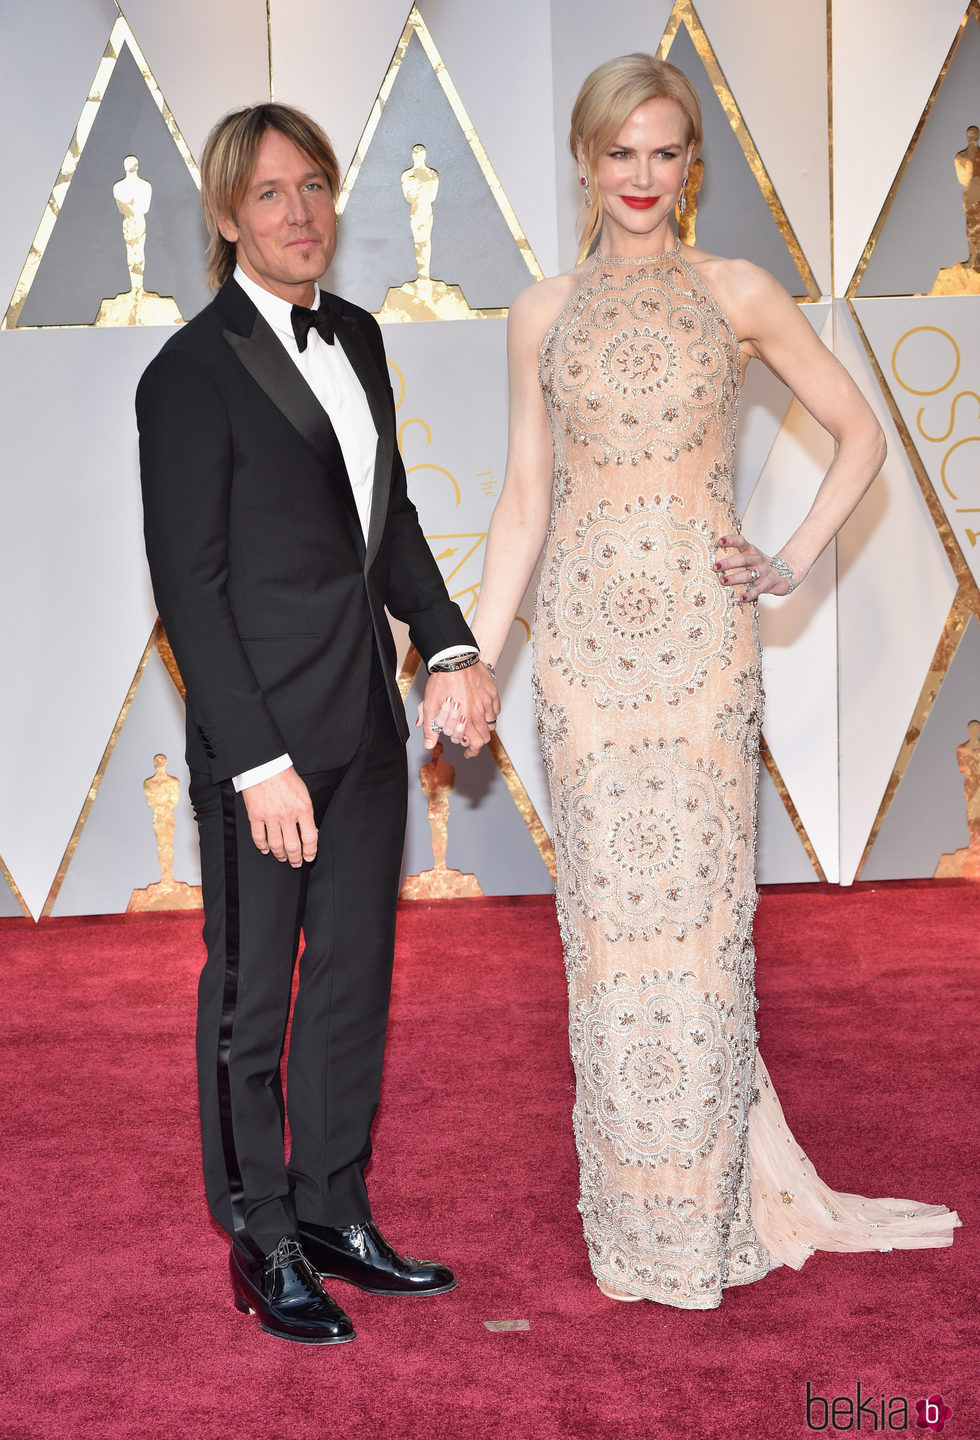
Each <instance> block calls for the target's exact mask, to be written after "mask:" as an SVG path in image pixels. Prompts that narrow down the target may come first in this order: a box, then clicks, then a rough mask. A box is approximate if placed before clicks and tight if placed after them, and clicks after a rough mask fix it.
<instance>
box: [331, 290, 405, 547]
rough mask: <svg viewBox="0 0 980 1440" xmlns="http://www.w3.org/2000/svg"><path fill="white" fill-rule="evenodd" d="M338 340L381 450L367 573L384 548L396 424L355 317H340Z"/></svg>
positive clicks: (376, 462) (385, 382)
mask: <svg viewBox="0 0 980 1440" xmlns="http://www.w3.org/2000/svg"><path fill="white" fill-rule="evenodd" d="M337 339H338V340H339V341H340V343H341V344H342V345H343V347H344V354H345V355H346V356H347V358H348V360H349V361H350V363H351V367H352V368H353V370H354V373H355V375H356V376H357V378H358V380H360V382H361V385H362V386H363V389H364V393H365V395H366V396H367V402H368V405H369V406H370V407H371V419H372V420H373V421H374V428H375V429H376V430H377V432H378V449H377V453H376V455H375V459H374V488H373V491H372V496H371V523H370V525H369V526H368V536H367V554H366V556H365V560H364V565H365V569H366V568H367V567H368V566H369V565H370V564H371V562H372V560H373V559H374V557H375V555H376V554H377V553H378V546H379V545H380V544H381V536H382V535H383V533H384V527H385V517H386V516H387V514H388V498H389V495H390V492H391V467H392V462H393V460H394V455H395V422H394V418H393V416H392V412H391V392H390V389H389V386H388V378H387V376H386V375H382V374H381V373H380V371H379V370H378V366H377V362H376V360H375V358H374V356H373V355H372V354H371V351H370V349H369V347H368V343H367V340H366V339H365V338H364V334H363V332H362V331H361V327H360V326H359V325H358V323H357V321H356V320H355V319H354V318H353V316H351V315H341V316H338V319H337Z"/></svg>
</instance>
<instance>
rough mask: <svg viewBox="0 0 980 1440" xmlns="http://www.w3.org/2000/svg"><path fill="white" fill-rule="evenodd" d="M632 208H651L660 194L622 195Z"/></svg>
mask: <svg viewBox="0 0 980 1440" xmlns="http://www.w3.org/2000/svg"><path fill="white" fill-rule="evenodd" d="M619 198H620V200H624V201H625V202H626V204H627V205H628V206H629V207H630V209H631V210H649V209H650V208H651V206H653V205H656V203H657V201H658V200H659V199H660V196H659V195H620V197H619Z"/></svg>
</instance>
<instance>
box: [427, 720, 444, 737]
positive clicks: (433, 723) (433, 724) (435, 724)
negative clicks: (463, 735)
mask: <svg viewBox="0 0 980 1440" xmlns="http://www.w3.org/2000/svg"><path fill="white" fill-rule="evenodd" d="M429 729H430V730H432V731H434V733H435V734H436V735H441V734H442V726H441V725H440V724H439V721H438V720H430V721H429Z"/></svg>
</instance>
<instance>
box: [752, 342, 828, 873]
mask: <svg viewBox="0 0 980 1440" xmlns="http://www.w3.org/2000/svg"><path fill="white" fill-rule="evenodd" d="M832 328H833V317H832V316H831V315H828V316H827V318H826V322H825V330H824V334H823V337H822V338H823V340H824V343H827V342H828V341H832V339H833V334H832ZM833 456H834V447H833V442H832V441H831V439H830V436H829V435H828V434H827V432H826V431H825V430H823V429H822V428H821V427H820V426H819V425H818V424H817V422H816V421H815V420H814V419H813V418H812V417H811V416H810V415H808V414H807V412H806V411H805V410H804V408H803V406H802V405H800V403H799V402H798V401H793V403H792V404H791V406H790V408H789V412H788V414H787V416H786V421H785V423H784V425H783V427H782V429H781V430H780V432H779V435H778V437H777V439H776V442H775V444H774V445H773V447H772V451H771V453H770V455H769V459H768V460H767V462H766V465H765V468H764V470H763V472H762V475H761V476H760V478H759V483H758V485H757V486H756V488H755V492H754V494H753V496H752V499H751V500H750V502H749V504H748V507H747V509H746V512H745V517H744V529H745V532H746V534H747V535H748V536H749V537H750V539H751V540H752V541H753V543H755V544H757V545H759V546H760V547H761V548H762V549H763V550H765V551H767V552H768V553H769V554H773V553H775V552H777V551H778V550H779V548H780V546H781V545H782V544H783V543H784V542H785V541H786V539H787V538H788V537H789V536H790V535H791V534H792V533H793V531H794V530H795V529H796V528H797V526H798V525H799V524H800V522H801V520H802V519H803V517H804V516H805V514H806V512H807V511H808V510H809V508H810V505H811V503H812V501H813V497H814V495H815V494H816V491H817V487H818V486H819V484H820V481H821V480H822V479H823V476H824V474H825V472H826V470H827V467H828V466H829V465H830V462H831V461H832V460H833ZM835 569H836V566H835V559H834V551H833V546H830V547H828V549H827V550H825V551H824V553H823V555H822V556H821V557H820V559H819V560H818V561H817V563H816V564H815V565H814V567H813V569H812V570H811V572H810V574H809V575H808V577H807V580H806V584H805V585H804V586H803V587H802V588H801V589H800V590H799V591H798V592H797V594H795V595H793V596H791V597H789V598H787V599H772V600H770V599H767V598H766V597H763V599H762V600H761V601H760V602H759V611H760V615H759V628H760V634H761V638H762V643H763V673H764V676H765V685H766V719H765V723H764V733H765V736H766V740H767V742H768V745H769V748H770V750H771V752H772V755H773V759H774V760H775V761H776V764H777V766H778V767H779V771H780V774H781V775H782V777H783V780H784V781H785V783H786V786H787V789H788V790H789V793H790V795H791V796H792V798H793V801H794V803H795V805H796V808H797V812H798V813H799V816H800V819H801V820H802V822H803V826H804V828H805V830H806V832H807V834H808V835H809V837H810V841H811V843H812V845H813V848H814V850H815V851H816V853H817V857H818V859H819V860H820V863H821V865H822V866H823V869H824V873H825V874H826V876H827V878H828V879H829V880H836V879H837V874H838V864H837V854H838V813H837V607H836V594H835Z"/></svg>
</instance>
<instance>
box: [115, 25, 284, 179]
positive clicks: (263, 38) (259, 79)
mask: <svg viewBox="0 0 980 1440" xmlns="http://www.w3.org/2000/svg"><path fill="white" fill-rule="evenodd" d="M123 9H124V12H125V15H126V19H127V20H128V21H129V24H130V28H131V29H132V31H133V34H134V35H135V37H136V42H137V44H138V45H139V47H140V49H141V50H142V51H143V55H144V56H145V58H146V63H147V64H148V65H149V67H150V69H151V70H152V72H153V75H154V77H155V79H156V82H157V84H158V85H159V86H160V89H161V90H162V91H163V97H164V99H165V100H166V102H167V104H168V105H169V106H170V109H171V112H172V113H173V117H174V119H175V121H176V122H177V125H178V126H179V128H180V132H181V134H182V135H183V137H184V139H185V140H186V141H187V144H188V146H189V147H190V151H191V154H192V155H193V156H194V158H195V160H198V161H199V160H200V158H201V150H202V148H203V146H204V141H205V139H206V138H207V134H208V131H209V130H210V129H211V126H212V125H213V124H214V122H215V121H216V120H217V119H219V117H220V116H222V115H224V114H225V112H226V111H228V110H237V109H238V108H239V107H240V106H242V105H254V104H255V103H256V102H257V101H260V100H268V98H269V43H268V33H269V28H268V25H267V23H266V9H265V0H209V3H208V4H206V5H202V4H201V0H167V4H166V5H161V4H160V3H159V0H126V3H125V4H124V6H123Z"/></svg>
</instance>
